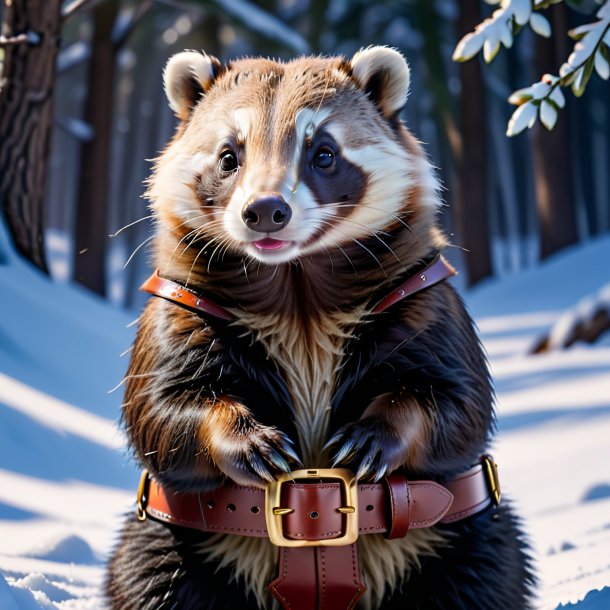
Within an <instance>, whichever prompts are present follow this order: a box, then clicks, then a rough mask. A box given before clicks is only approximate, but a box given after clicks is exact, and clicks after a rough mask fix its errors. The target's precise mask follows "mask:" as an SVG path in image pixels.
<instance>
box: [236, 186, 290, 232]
mask: <svg viewBox="0 0 610 610" xmlns="http://www.w3.org/2000/svg"><path fill="white" fill-rule="evenodd" d="M291 216H292V210H291V209H290V206H289V205H288V204H287V203H286V202H285V201H284V198H283V197H282V196H281V195H280V194H279V193H257V194H256V195H253V196H252V197H250V199H249V200H248V202H247V203H246V205H245V206H244V209H243V210H242V213H241V217H242V219H243V221H244V223H246V226H247V227H248V228H249V229H252V230H253V231H258V232H259V233H273V232H274V231H279V230H280V229H283V228H284V227H285V226H286V225H287V224H288V223H289V222H290V217H291Z"/></svg>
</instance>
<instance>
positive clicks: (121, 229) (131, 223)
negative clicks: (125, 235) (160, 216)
mask: <svg viewBox="0 0 610 610" xmlns="http://www.w3.org/2000/svg"><path fill="white" fill-rule="evenodd" d="M153 216H154V214H149V215H148V216H144V217H143V218H139V219H138V220H134V221H133V222H130V223H129V224H128V225H125V226H124V227H121V228H120V229H118V230H117V231H115V232H114V233H110V234H109V235H108V237H116V236H117V235H119V234H120V233H122V232H123V231H124V230H125V229H129V227H133V226H134V225H137V224H138V223H139V222H142V221H144V220H148V219H149V218H152V217H153Z"/></svg>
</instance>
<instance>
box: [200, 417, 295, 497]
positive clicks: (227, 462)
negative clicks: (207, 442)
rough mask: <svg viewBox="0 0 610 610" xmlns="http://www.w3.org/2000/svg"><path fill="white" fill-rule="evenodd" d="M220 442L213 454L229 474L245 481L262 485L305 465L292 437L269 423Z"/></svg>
mask: <svg viewBox="0 0 610 610" xmlns="http://www.w3.org/2000/svg"><path fill="white" fill-rule="evenodd" d="M218 445H220V446H218ZM218 445H217V446H216V447H215V448H214V449H215V451H214V452H213V455H212V456H211V457H212V458H213V460H214V462H215V463H216V465H217V466H218V468H219V469H220V470H221V471H222V472H223V473H224V474H225V475H226V476H227V477H229V478H230V479H232V480H233V481H235V482H236V483H240V484H242V485H255V486H257V487H263V486H264V485H265V484H266V483H267V482H269V481H273V480H274V479H275V478H276V477H277V476H278V475H280V474H283V473H290V472H291V470H292V468H293V466H301V465H302V463H301V460H300V459H299V456H298V455H297V454H296V452H295V450H294V448H293V446H292V441H291V440H290V439H289V438H288V437H287V436H286V435H285V434H284V433H283V432H280V431H279V430H277V429H276V428H271V427H269V426H262V425H257V426H255V427H253V428H251V429H250V430H248V433H247V435H241V436H235V437H232V438H227V439H224V441H223V442H221V443H219V444H218Z"/></svg>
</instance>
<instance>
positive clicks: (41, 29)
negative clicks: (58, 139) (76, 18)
mask: <svg viewBox="0 0 610 610" xmlns="http://www.w3.org/2000/svg"><path fill="white" fill-rule="evenodd" d="M61 24H62V16H61V0H24V1H22V2H7V4H6V8H5V15H4V22H3V24H2V37H0V46H2V47H3V48H4V66H3V73H2V85H1V87H2V88H1V89H0V142H2V147H0V203H1V204H2V205H1V209H2V210H3V213H4V216H5V217H6V220H7V224H8V227H9V230H10V232H11V235H12V237H13V240H14V242H15V246H16V247H17V250H18V251H19V252H21V253H22V254H23V255H24V256H25V257H26V258H27V259H29V260H30V261H32V262H33V263H34V264H35V265H37V266H38V267H39V268H40V269H42V270H43V271H45V272H46V271H47V265H46V261H45V254H44V239H43V233H44V226H45V222H44V219H45V213H44V201H45V184H46V173H47V159H48V156H49V149H50V141H51V130H52V125H53V89H54V83H55V60H56V57H57V52H58V48H59V45H58V42H59V36H60V31H61Z"/></svg>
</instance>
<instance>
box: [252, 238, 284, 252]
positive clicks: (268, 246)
mask: <svg viewBox="0 0 610 610" xmlns="http://www.w3.org/2000/svg"><path fill="white" fill-rule="evenodd" d="M286 243H287V242H285V241H284V240H282V239H273V237H265V239H259V240H258V241H255V242H254V245H255V246H256V247H257V248H258V249H259V250H279V249H280V248H281V247H282V246H284V245H285V244H286Z"/></svg>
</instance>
